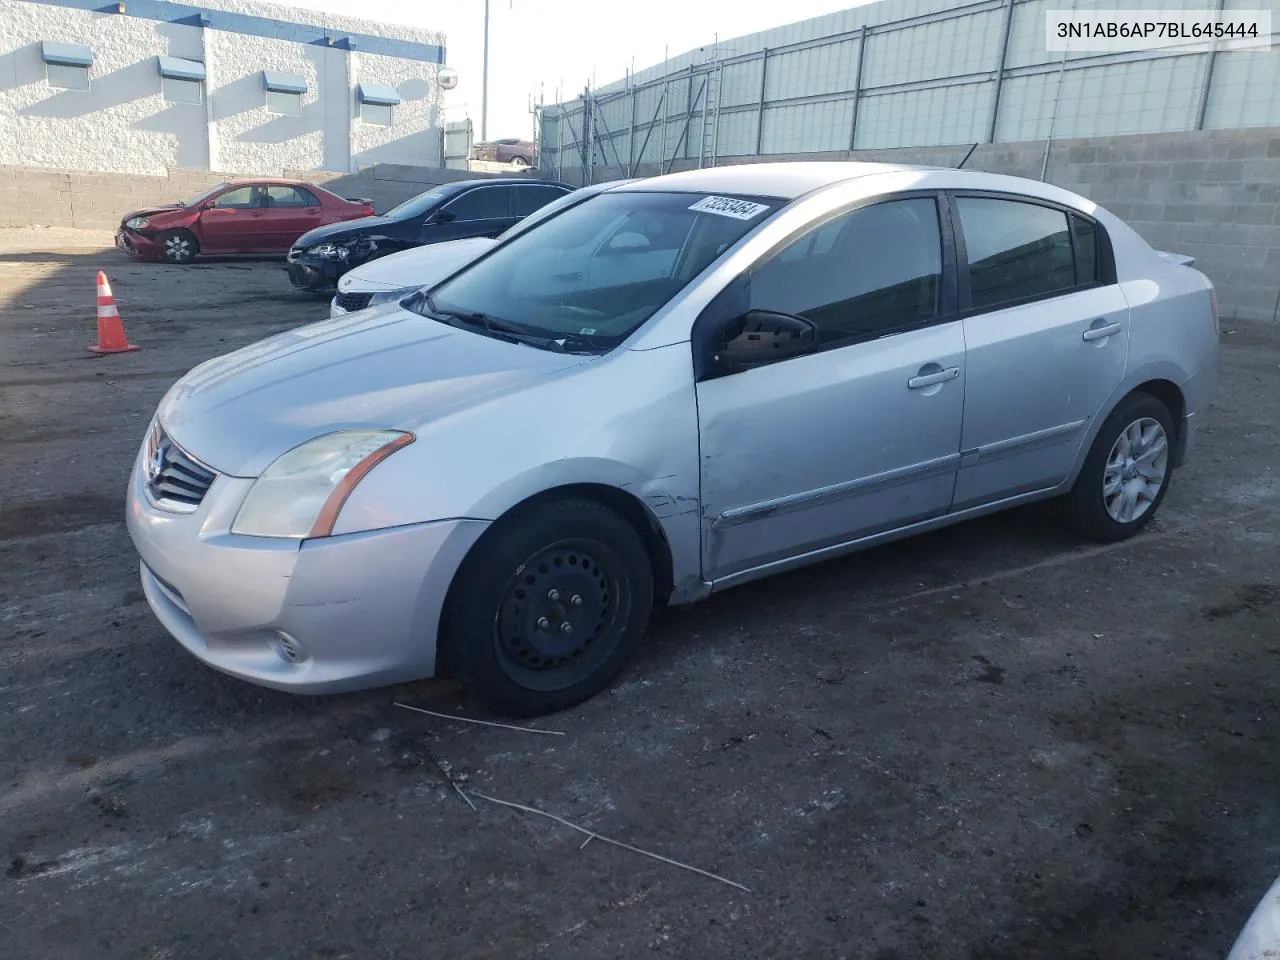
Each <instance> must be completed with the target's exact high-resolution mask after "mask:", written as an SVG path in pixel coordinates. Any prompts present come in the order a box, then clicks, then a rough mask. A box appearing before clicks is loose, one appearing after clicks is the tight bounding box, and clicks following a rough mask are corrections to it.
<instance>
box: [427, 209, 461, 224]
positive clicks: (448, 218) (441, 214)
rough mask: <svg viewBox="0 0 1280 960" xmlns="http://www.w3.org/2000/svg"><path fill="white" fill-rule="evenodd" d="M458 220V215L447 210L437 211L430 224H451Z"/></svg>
mask: <svg viewBox="0 0 1280 960" xmlns="http://www.w3.org/2000/svg"><path fill="white" fill-rule="evenodd" d="M457 219H458V215H457V214H456V213H453V212H452V211H449V210H437V211H436V213H435V216H433V217H432V218H431V222H432V223H453V221H455V220H457Z"/></svg>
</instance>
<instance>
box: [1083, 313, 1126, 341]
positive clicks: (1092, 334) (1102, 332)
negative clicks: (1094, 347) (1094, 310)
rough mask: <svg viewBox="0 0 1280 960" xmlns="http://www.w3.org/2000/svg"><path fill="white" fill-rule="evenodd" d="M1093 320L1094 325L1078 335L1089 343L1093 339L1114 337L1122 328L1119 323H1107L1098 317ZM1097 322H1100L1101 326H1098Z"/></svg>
mask: <svg viewBox="0 0 1280 960" xmlns="http://www.w3.org/2000/svg"><path fill="white" fill-rule="evenodd" d="M1093 322H1094V324H1095V325H1094V326H1092V327H1090V328H1089V329H1088V330H1086V331H1085V332H1084V333H1083V334H1081V335H1080V338H1081V339H1082V340H1084V341H1085V343H1089V342H1091V341H1094V340H1101V339H1103V338H1104V337H1114V336H1115V335H1116V334H1117V333H1119V332H1120V330H1121V329H1122V327H1121V325H1120V324H1118V323H1107V322H1106V321H1104V320H1102V319H1098V320H1095V321H1093ZM1098 324H1101V326H1098Z"/></svg>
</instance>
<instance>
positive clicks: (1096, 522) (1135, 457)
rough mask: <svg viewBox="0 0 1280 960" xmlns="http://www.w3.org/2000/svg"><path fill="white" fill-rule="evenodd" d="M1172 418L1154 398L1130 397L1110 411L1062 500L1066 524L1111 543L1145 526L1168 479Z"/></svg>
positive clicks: (1083, 534)
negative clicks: (1069, 491) (1074, 481)
mask: <svg viewBox="0 0 1280 960" xmlns="http://www.w3.org/2000/svg"><path fill="white" fill-rule="evenodd" d="M1173 436H1174V432H1173V417H1172V415H1171V414H1170V413H1169V409H1168V408H1167V407H1166V406H1165V405H1164V404H1163V403H1161V402H1160V401H1159V400H1157V399H1156V398H1155V397H1153V396H1151V395H1149V394H1145V393H1134V394H1130V395H1129V396H1128V397H1125V399H1124V400H1122V401H1121V402H1120V404H1119V405H1118V406H1117V407H1116V409H1115V410H1113V411H1112V412H1111V415H1110V416H1109V417H1107V419H1106V421H1105V422H1104V423H1103V425H1102V429H1101V430H1099V431H1098V436H1097V437H1096V438H1095V439H1094V441H1093V446H1092V447H1090V449H1089V455H1088V456H1087V457H1086V458H1085V461H1084V466H1083V467H1082V468H1081V470H1080V476H1079V477H1078V478H1077V479H1076V484H1075V486H1074V487H1073V488H1072V490H1071V493H1069V494H1068V495H1067V497H1066V507H1067V516H1068V519H1069V521H1070V523H1071V526H1072V527H1073V528H1074V529H1075V530H1076V532H1078V533H1079V534H1081V535H1082V536H1085V537H1088V538H1089V539H1091V540H1098V541H1100V542H1103V543H1115V542H1117V541H1119V540H1127V539H1128V538H1129V537H1132V536H1133V535H1134V534H1136V533H1137V532H1138V531H1139V530H1141V529H1142V528H1143V527H1145V526H1146V525H1147V524H1148V523H1149V522H1150V521H1151V518H1152V517H1153V516H1155V512H1156V510H1157V509H1158V508H1159V507H1160V503H1161V501H1163V500H1164V495H1165V493H1166V492H1167V491H1168V489H1169V481H1170V479H1171V478H1172V476H1173V464H1172V462H1171V460H1170V453H1171V452H1172V450H1171V447H1172V443H1173Z"/></svg>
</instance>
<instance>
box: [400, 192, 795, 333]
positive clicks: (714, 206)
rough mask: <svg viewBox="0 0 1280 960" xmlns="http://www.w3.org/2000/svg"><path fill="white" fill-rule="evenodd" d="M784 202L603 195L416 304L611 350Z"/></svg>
mask: <svg viewBox="0 0 1280 960" xmlns="http://www.w3.org/2000/svg"><path fill="white" fill-rule="evenodd" d="M780 205H781V204H780V202H779V201H775V200H768V199H756V198H735V197H705V196H702V195H700V194H690V193H639V192H635V193H633V192H618V193H613V192H610V193H601V194H598V195H596V196H594V197H591V198H589V199H587V200H583V201H582V202H581V203H579V204H577V205H575V206H571V207H569V208H568V209H566V210H564V211H563V212H561V213H560V214H558V215H557V216H555V217H553V218H551V219H548V220H546V221H544V222H543V223H542V224H540V225H539V226H538V228H537V229H536V230H530V231H527V232H525V233H522V234H519V235H516V236H513V237H511V239H510V240H508V241H506V242H505V243H503V244H502V245H501V246H499V247H497V248H496V249H495V250H494V251H493V253H491V254H490V255H488V256H487V257H485V258H484V259H482V260H480V261H478V262H476V263H474V264H472V265H471V266H470V267H467V268H466V269H464V270H463V271H462V272H461V273H458V274H455V275H454V276H453V277H452V278H451V279H449V280H447V281H445V282H444V283H442V284H441V285H439V286H438V287H435V288H433V289H432V290H431V291H430V294H431V296H430V297H429V298H426V297H423V298H420V299H419V300H418V301H417V302H416V303H414V304H413V306H414V309H417V310H419V311H420V312H422V313H423V314H425V315H428V316H431V315H433V314H434V315H454V316H464V317H465V316H470V317H473V318H474V317H476V316H477V315H479V316H483V317H485V318H487V319H490V320H492V321H495V322H498V323H502V324H506V325H510V326H512V327H519V328H520V329H521V330H523V331H525V332H528V333H530V334H535V335H540V336H544V337H549V338H554V337H556V336H564V337H573V338H577V339H579V340H583V341H586V342H589V344H590V347H591V348H592V349H610V348H612V347H613V346H616V345H617V344H618V343H620V342H621V341H622V340H624V339H625V338H626V337H627V336H629V335H630V334H631V333H632V331H634V330H635V329H636V328H637V327H639V326H640V325H641V324H642V323H644V322H645V321H646V320H648V319H649V318H650V317H651V316H653V314H654V313H656V312H657V311H658V309H659V308H660V307H661V306H662V305H663V304H665V303H667V301H669V300H670V299H671V298H672V297H674V296H675V295H676V294H677V293H679V292H680V291H681V290H682V289H684V287H686V286H687V285H688V284H689V283H690V282H691V281H692V280H694V279H695V278H696V277H697V276H698V275H699V274H700V273H702V271H703V270H705V269H706V268H707V266H708V265H710V264H711V263H712V262H713V261H714V260H716V258H717V257H719V256H720V255H721V254H723V253H724V252H725V251H727V250H728V249H729V248H730V247H732V246H733V245H734V244H735V243H737V242H738V241H739V240H740V239H742V237H743V236H745V235H746V234H747V233H748V232H749V231H751V230H752V229H754V228H755V227H758V226H759V225H760V224H761V223H763V222H765V221H766V220H767V219H768V218H769V217H770V216H771V215H772V214H773V213H774V212H775V211H776V210H777V209H778V207H779V206H780Z"/></svg>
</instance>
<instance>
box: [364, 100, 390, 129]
mask: <svg viewBox="0 0 1280 960" xmlns="http://www.w3.org/2000/svg"><path fill="white" fill-rule="evenodd" d="M360 119H361V120H362V121H364V122H365V123H372V124H373V125H374V126H378V127H389V126H391V105H390V104H388V103H362V104H360Z"/></svg>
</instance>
